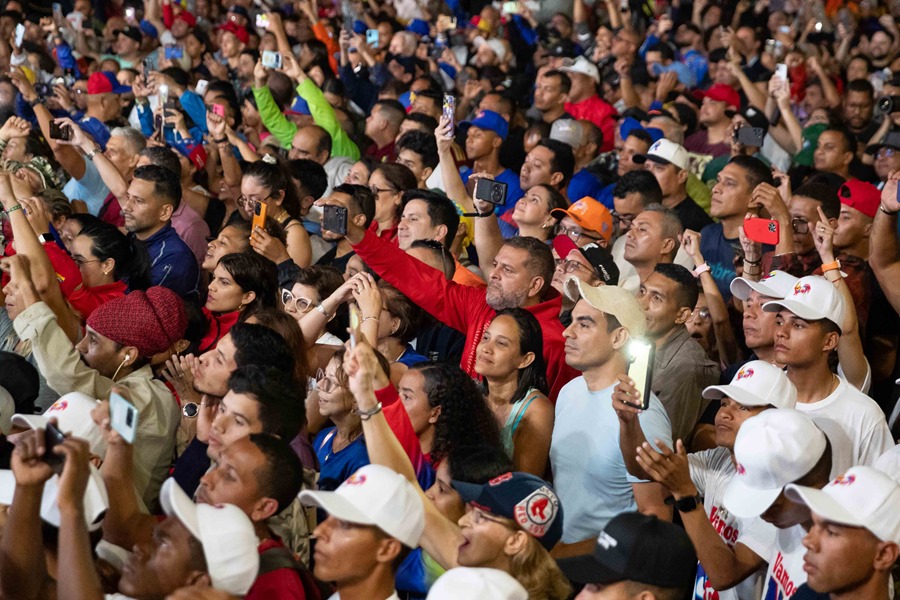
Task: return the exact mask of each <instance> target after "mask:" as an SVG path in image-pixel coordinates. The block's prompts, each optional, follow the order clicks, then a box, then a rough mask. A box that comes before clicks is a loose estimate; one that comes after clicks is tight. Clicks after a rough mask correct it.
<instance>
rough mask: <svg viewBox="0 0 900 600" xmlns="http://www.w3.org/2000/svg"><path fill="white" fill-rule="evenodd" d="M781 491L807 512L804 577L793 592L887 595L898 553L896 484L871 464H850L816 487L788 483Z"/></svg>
mask: <svg viewBox="0 0 900 600" xmlns="http://www.w3.org/2000/svg"><path fill="white" fill-rule="evenodd" d="M786 494H787V497H788V498H789V499H790V500H791V501H793V502H797V503H798V504H805V505H806V506H808V507H809V510H810V511H811V512H812V527H810V529H809V533H807V534H806V537H804V538H803V545H804V547H805V548H806V555H805V556H804V557H803V570H804V571H806V576H807V580H806V583H805V584H803V585H802V586H800V588H799V589H798V590H797V593H796V594H795V595H794V598H796V599H797V600H802V599H803V598H818V597H821V596H820V595H824V594H828V595H829V597H830V598H832V599H837V598H855V599H858V600H884V599H887V598H890V595H889V589H890V588H889V586H890V584H891V570H892V568H893V566H894V564H895V563H896V562H897V558H898V556H900V546H898V545H900V485H898V483H897V482H896V481H894V480H893V479H891V478H890V477H888V476H887V475H885V474H884V473H882V472H881V471H878V470H876V469H873V468H871V467H854V468H852V469H850V470H849V471H847V472H846V473H844V474H843V475H840V476H839V477H837V478H836V479H835V480H834V481H832V482H831V483H829V484H828V485H826V486H825V487H824V488H822V489H821V490H817V489H815V488H809V487H803V486H799V485H789V486H787V489H786Z"/></svg>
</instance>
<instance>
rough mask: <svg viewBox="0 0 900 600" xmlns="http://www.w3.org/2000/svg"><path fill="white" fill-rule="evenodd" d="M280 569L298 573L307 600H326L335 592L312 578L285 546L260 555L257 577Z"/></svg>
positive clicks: (268, 550)
mask: <svg viewBox="0 0 900 600" xmlns="http://www.w3.org/2000/svg"><path fill="white" fill-rule="evenodd" d="M279 569H293V570H294V571H295V572H296V573H297V576H298V577H300V583H302V584H303V593H304V594H306V598H307V600H325V599H326V598H328V597H329V596H331V594H332V592H333V591H332V590H331V589H330V588H329V587H328V586H327V585H326V584H324V583H321V582H320V581H319V580H317V579H316V578H315V577H313V576H312V573H310V572H309V571H308V570H306V569H305V568H303V565H301V564H300V563H299V562H297V559H296V558H294V553H293V552H291V551H290V550H288V549H287V548H285V547H284V546H274V547H272V548H269V549H267V550H264V551H263V552H262V554H260V555H259V573H258V574H257V577H259V576H260V575H265V574H266V573H271V572H272V571H277V570H279Z"/></svg>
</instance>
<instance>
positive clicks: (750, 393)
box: [703, 360, 797, 408]
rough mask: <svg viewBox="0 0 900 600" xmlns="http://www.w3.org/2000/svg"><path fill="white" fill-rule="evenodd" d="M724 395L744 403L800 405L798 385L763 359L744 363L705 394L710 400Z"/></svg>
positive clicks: (782, 405) (708, 388) (751, 404)
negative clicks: (729, 378)
mask: <svg viewBox="0 0 900 600" xmlns="http://www.w3.org/2000/svg"><path fill="white" fill-rule="evenodd" d="M725 396H728V397H729V398H731V399H732V400H734V401H735V402H737V403H739V404H743V405H744V406H774V407H775V408H794V406H795V405H796V404H797V388H795V387H794V384H793V383H791V380H790V379H788V376H787V373H785V372H784V371H783V370H781V369H779V368H778V367H776V366H775V365H773V364H771V363H767V362H766V361H764V360H751V361H750V362H748V363H747V364H745V365H744V366H743V367H741V368H740V370H739V371H738V372H737V373H736V374H735V376H734V377H733V378H732V379H731V383H729V384H726V385H711V386H709V387H707V388H706V389H704V390H703V397H704V398H707V399H709V400H719V399H721V398H723V397H725Z"/></svg>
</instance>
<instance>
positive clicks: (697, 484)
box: [613, 360, 797, 600]
mask: <svg viewBox="0 0 900 600" xmlns="http://www.w3.org/2000/svg"><path fill="white" fill-rule="evenodd" d="M633 396H634V386H633V384H632V382H631V380H630V379H628V378H627V377H626V378H624V381H622V383H620V384H619V385H618V386H616V391H615V392H614V393H613V408H615V410H616V413H617V414H618V415H619V424H620V428H619V446H620V447H621V449H622V455H623V457H624V458H625V464H626V465H628V469H629V472H631V473H632V474H633V475H635V476H636V477H642V478H649V479H652V480H653V481H656V482H658V483H661V484H662V485H664V486H665V487H666V489H667V490H668V491H669V492H670V493H671V494H672V503H673V505H674V506H675V509H676V510H678V511H679V513H680V515H681V521H682V523H683V524H684V529H685V531H687V533H688V535H689V536H690V538H691V541H692V542H693V543H694V546H695V547H696V548H697V555H698V558H699V565H698V568H697V578H696V582H695V584H694V589H695V590H703V593H704V594H705V597H710V596H709V595H710V594H713V593H716V594H718V598H719V599H720V600H739V599H743V598H750V597H752V595H753V592H754V590H755V589H756V584H757V582H758V579H759V578H758V577H753V576H752V574H753V573H755V572H756V571H758V570H759V565H760V564H761V562H760V561H761V559H759V557H758V556H757V555H756V554H755V553H754V552H752V551H750V550H749V549H747V547H746V546H745V545H744V540H745V538H746V537H747V535H748V532H747V525H748V523H747V522H745V521H742V520H741V519H738V518H737V517H736V516H735V515H734V514H732V513H731V512H729V511H728V510H727V509H725V507H724V506H723V502H722V496H723V495H724V493H725V488H726V486H727V485H728V484H729V482H730V481H731V480H732V479H733V478H734V476H735V473H736V472H737V471H736V469H735V463H734V443H735V438H736V437H737V434H738V432H739V431H740V429H741V426H742V425H743V423H744V422H745V421H747V420H748V419H750V418H751V417H753V416H755V415H758V414H760V413H762V412H763V411H765V410H768V409H771V408H793V407H794V404H796V401H797V390H795V389H794V386H793V385H792V384H791V382H790V381H789V380H788V378H787V375H785V373H784V371H782V370H781V369H779V368H778V367H776V366H774V365H771V364H769V363H767V362H764V361H761V360H754V361H750V362H748V363H747V364H745V365H744V366H743V367H742V368H741V370H740V371H738V372H737V373H736V374H735V376H734V378H733V379H732V380H731V382H730V383H729V384H727V385H713V386H709V387H708V388H706V389H705V390H703V397H704V398H707V399H710V400H713V399H716V400H721V406H720V408H719V410H718V412H717V413H716V430H715V432H716V433H715V435H716V446H717V447H716V448H713V449H711V450H703V451H701V452H694V453H691V454H687V453H686V452H685V450H684V445H683V444H682V443H681V442H680V441H679V442H678V443H677V446H676V451H675V452H673V451H672V450H670V449H669V448H668V447H665V446H660V449H661V450H662V452H656V451H655V450H653V449H652V447H651V446H650V445H649V444H648V443H647V439H646V437H645V436H644V432H643V431H642V430H641V428H640V424H639V423H638V421H637V419H635V416H636V415H637V414H638V413H639V411H638V409H636V408H634V407H633V406H631V405H629V404H626V402H625V401H629V402H632V403H633V402H634V398H633ZM635 448H637V449H638V450H637V453H635ZM698 509H702V510H698ZM759 527H762V529H763V530H765V529H766V528H769V529H771V527H770V526H766V525H764V524H760V525H759ZM729 556H730V557H732V561H731V565H730V567H729V569H728V572H729V573H732V575H731V576H730V577H728V578H727V579H723V578H721V577H720V578H718V579H713V577H712V576H710V575H709V574H708V573H707V570H706V569H705V566H710V565H712V571H713V573H714V575H715V576H717V577H718V576H720V575H721V574H722V573H720V571H721V569H716V566H717V565H719V564H723V560H724V559H727V558H728V557H729ZM748 576H749V577H748ZM745 577H746V579H745ZM735 580H736V581H741V580H743V583H741V584H740V585H738V586H735V587H728V588H726V587H723V586H722V585H721V582H723V581H727V583H728V584H731V582H732V581H735ZM717 586H718V587H717Z"/></svg>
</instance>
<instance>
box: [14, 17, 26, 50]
mask: <svg viewBox="0 0 900 600" xmlns="http://www.w3.org/2000/svg"><path fill="white" fill-rule="evenodd" d="M24 40H25V26H24V25H22V24H21V23H19V24H18V25H16V48H21V47H22V42H23V41H24Z"/></svg>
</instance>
